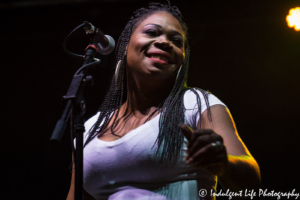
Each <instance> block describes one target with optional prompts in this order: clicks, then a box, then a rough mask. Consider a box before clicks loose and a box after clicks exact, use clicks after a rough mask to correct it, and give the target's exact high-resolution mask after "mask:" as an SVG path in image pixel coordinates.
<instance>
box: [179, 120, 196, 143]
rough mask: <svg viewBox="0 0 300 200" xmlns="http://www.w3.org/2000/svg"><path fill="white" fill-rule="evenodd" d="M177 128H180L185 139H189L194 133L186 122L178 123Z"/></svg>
mask: <svg viewBox="0 0 300 200" xmlns="http://www.w3.org/2000/svg"><path fill="white" fill-rule="evenodd" d="M179 128H180V129H181V132H182V134H183V135H184V137H186V139H187V140H188V141H190V140H191V138H192V136H193V133H194V131H193V129H192V128H191V127H190V126H188V125H186V124H180V126H179Z"/></svg>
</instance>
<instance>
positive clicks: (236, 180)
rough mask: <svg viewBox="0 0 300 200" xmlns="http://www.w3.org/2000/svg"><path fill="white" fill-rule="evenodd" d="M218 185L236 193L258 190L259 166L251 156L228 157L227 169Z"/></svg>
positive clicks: (220, 177)
mask: <svg viewBox="0 0 300 200" xmlns="http://www.w3.org/2000/svg"><path fill="white" fill-rule="evenodd" d="M219 179H220V183H221V185H222V186H223V187H224V188H225V189H229V190H231V191H234V192H238V191H240V190H243V193H244V191H245V189H247V190H252V189H258V188H259V186H260V171H259V166H258V164H257V162H256V161H255V159H254V158H252V157H251V156H231V155H228V167H227V170H226V172H225V173H224V175H223V176H219Z"/></svg>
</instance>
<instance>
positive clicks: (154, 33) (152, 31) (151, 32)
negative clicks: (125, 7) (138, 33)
mask: <svg viewBox="0 0 300 200" xmlns="http://www.w3.org/2000/svg"><path fill="white" fill-rule="evenodd" d="M144 33H145V34H146V35H148V36H150V37H155V36H157V35H158V31H157V30H155V29H148V30H146V31H145V32H144Z"/></svg>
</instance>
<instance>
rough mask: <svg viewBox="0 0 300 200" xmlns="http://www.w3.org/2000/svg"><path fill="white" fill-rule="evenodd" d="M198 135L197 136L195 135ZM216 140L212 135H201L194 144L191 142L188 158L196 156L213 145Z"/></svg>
mask: <svg viewBox="0 0 300 200" xmlns="http://www.w3.org/2000/svg"><path fill="white" fill-rule="evenodd" d="M194 135H196V134H194ZM215 140H216V137H214V136H212V135H201V136H199V137H197V138H196V139H195V141H194V142H191V143H190V144H189V146H188V155H187V158H189V157H192V156H194V154H195V153H196V152H197V151H199V150H200V149H202V148H203V147H205V146H206V145H209V144H211V143H213V142H214V141H215Z"/></svg>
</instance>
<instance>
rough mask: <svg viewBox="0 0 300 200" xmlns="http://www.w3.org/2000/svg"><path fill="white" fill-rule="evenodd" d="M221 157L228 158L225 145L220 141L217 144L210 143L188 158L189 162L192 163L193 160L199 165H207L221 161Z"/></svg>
mask: <svg viewBox="0 0 300 200" xmlns="http://www.w3.org/2000/svg"><path fill="white" fill-rule="evenodd" d="M220 158H222V159H227V153H226V149H225V146H223V145H221V143H220V142H219V145H217V146H216V145H215V143H210V144H208V145H206V146H204V147H203V148H201V149H200V150H198V151H197V152H195V153H194V154H193V155H192V156H190V158H188V159H187V163H188V164H190V163H192V162H193V163H194V164H195V163H197V165H201V166H205V165H208V164H210V163H214V162H216V161H219V160H220Z"/></svg>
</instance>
